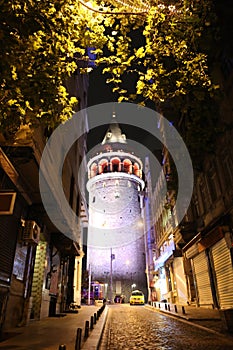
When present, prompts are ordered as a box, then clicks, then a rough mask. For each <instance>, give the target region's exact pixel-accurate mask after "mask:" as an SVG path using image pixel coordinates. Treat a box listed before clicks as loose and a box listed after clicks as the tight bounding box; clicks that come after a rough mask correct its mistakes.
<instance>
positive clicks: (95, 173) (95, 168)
mask: <svg viewBox="0 0 233 350" xmlns="http://www.w3.org/2000/svg"><path fill="white" fill-rule="evenodd" d="M96 175H97V164H96V163H93V164H91V174H90V177H91V178H92V177H94V176H96Z"/></svg>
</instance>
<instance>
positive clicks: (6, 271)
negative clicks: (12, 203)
mask: <svg viewBox="0 0 233 350" xmlns="http://www.w3.org/2000/svg"><path fill="white" fill-rule="evenodd" d="M16 232H17V220H16V218H15V217H14V216H13V215H11V216H5V215H4V216H2V217H0V247H1V249H0V280H1V282H2V283H3V282H5V283H7V284H8V283H10V279H11V273H12V267H13V262H14V256H15V245H16V239H17V236H16Z"/></svg>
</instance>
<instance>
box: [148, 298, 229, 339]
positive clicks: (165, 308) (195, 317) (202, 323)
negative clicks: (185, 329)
mask: <svg viewBox="0 0 233 350" xmlns="http://www.w3.org/2000/svg"><path fill="white" fill-rule="evenodd" d="M153 304H154V306H151V305H147V306H146V307H147V308H149V309H151V310H154V311H157V312H162V313H166V314H169V315H171V316H174V317H179V318H181V319H183V320H185V321H188V322H191V323H192V324H194V325H196V326H198V327H199V328H205V329H207V330H208V331H211V332H214V333H220V334H224V335H229V336H232V337H233V333H230V332H229V331H227V330H226V327H225V325H224V322H223V320H222V319H221V316H220V312H219V310H218V309H210V308H204V307H195V306H190V305H187V306H186V305H185V306H182V305H175V304H167V303H161V302H160V303H159V302H154V303H153Z"/></svg>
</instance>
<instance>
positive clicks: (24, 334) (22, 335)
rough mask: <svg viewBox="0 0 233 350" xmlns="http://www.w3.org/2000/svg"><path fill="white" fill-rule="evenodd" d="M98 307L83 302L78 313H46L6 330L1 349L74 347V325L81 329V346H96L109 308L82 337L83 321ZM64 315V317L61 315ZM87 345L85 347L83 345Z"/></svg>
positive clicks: (69, 349) (88, 319) (35, 349)
mask: <svg viewBox="0 0 233 350" xmlns="http://www.w3.org/2000/svg"><path fill="white" fill-rule="evenodd" d="M99 309H100V307H99V306H93V305H90V306H87V305H84V306H82V307H81V309H79V310H78V311H79V312H78V313H67V314H61V315H60V316H61V317H47V318H45V319H42V320H39V321H33V322H30V323H29V325H28V326H25V327H20V328H15V329H13V330H11V331H10V332H9V334H8V335H9V338H8V339H7V340H5V341H2V342H0V349H4V350H13V349H14V350H58V349H59V347H60V345H65V347H61V349H64V350H65V349H66V350H76V349H75V342H76V336H77V329H78V328H81V329H82V347H81V348H82V349H88V350H92V349H97V348H98V343H99V341H100V336H101V334H102V330H103V327H104V324H105V321H106V317H107V312H108V308H107V307H105V309H104V311H103V313H102V314H101V316H100V317H99V319H98V320H97V321H96V324H95V325H94V329H93V330H90V331H89V336H88V338H86V340H85V339H84V333H85V323H86V321H89V322H90V318H91V316H94V313H97V311H98V310H99ZM62 316H63V317H62ZM86 346H88V347H86Z"/></svg>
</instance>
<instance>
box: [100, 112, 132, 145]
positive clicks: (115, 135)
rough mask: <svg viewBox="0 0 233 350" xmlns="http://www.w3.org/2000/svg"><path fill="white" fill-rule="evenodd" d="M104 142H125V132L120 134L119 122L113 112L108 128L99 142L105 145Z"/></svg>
mask: <svg viewBox="0 0 233 350" xmlns="http://www.w3.org/2000/svg"><path fill="white" fill-rule="evenodd" d="M106 143H124V144H126V143H127V141H126V136H125V134H122V131H121V129H120V127H119V124H118V122H117V120H116V115H115V113H113V115H112V121H111V124H110V125H109V128H108V130H107V132H106V134H105V137H104V139H103V141H102V143H101V144H102V145H105V144H106Z"/></svg>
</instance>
